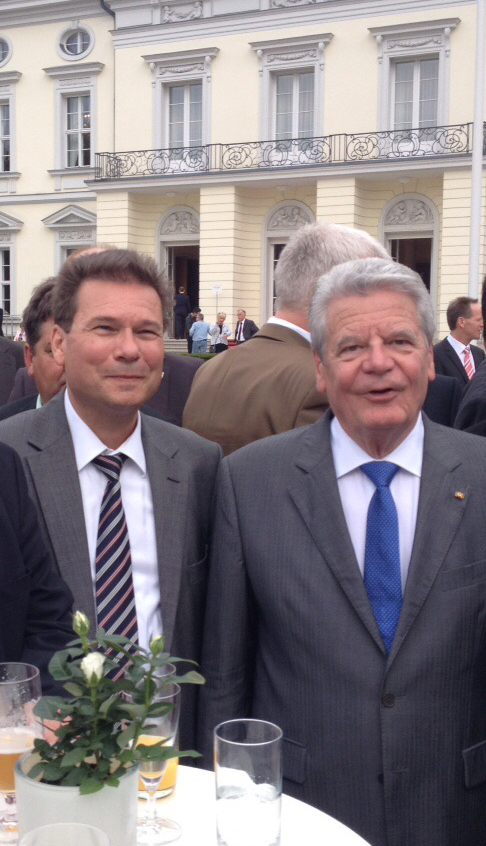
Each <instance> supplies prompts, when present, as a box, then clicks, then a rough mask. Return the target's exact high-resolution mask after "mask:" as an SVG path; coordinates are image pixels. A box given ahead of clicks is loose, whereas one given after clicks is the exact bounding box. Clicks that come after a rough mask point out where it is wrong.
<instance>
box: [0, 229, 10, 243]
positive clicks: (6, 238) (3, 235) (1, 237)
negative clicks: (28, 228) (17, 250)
mask: <svg viewBox="0 0 486 846" xmlns="http://www.w3.org/2000/svg"><path fill="white" fill-rule="evenodd" d="M11 242H12V233H11V232H0V244H10V243H11Z"/></svg>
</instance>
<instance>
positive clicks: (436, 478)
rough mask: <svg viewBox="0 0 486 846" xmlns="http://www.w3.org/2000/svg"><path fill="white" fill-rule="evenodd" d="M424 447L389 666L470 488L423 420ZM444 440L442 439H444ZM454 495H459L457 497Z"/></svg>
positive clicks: (456, 463) (458, 465) (446, 448)
mask: <svg viewBox="0 0 486 846" xmlns="http://www.w3.org/2000/svg"><path fill="white" fill-rule="evenodd" d="M424 425H425V441H424V459H423V465H422V478H421V483H420V497H419V504H418V512H417V525H416V529H415V538H414V543H413V549H412V556H411V559H410V567H409V572H408V578H407V584H406V586H405V591H404V596H403V606H402V612H401V614H400V619H399V621H398V627H397V631H396V635H395V639H394V641H393V646H392V649H391V652H390V661H392V660H393V658H394V657H395V655H396V653H397V651H398V650H399V648H400V646H401V644H402V643H403V641H404V639H405V637H406V636H407V634H408V632H409V631H410V628H411V626H412V625H413V622H414V620H415V619H416V617H417V614H418V613H419V611H420V609H421V608H422V606H423V604H424V602H425V600H426V598H427V596H428V594H429V591H430V589H431V588H432V585H433V583H434V581H435V579H436V577H437V574H438V572H439V570H440V568H441V566H442V564H443V562H444V559H445V557H446V555H447V551H448V549H449V547H450V545H451V543H452V540H453V538H454V536H455V534H456V532H457V530H458V528H459V525H460V523H461V520H462V517H463V514H464V511H465V508H466V506H467V501H468V493H469V489H470V485H469V484H468V481H467V473H466V472H465V471H463V469H462V466H461V462H460V460H459V459H457V458H456V457H455V456H454V455H451V453H450V444H449V443H442V441H443V438H442V430H441V427H439V426H436V425H435V424H434V423H431V422H430V421H429V420H427V419H426V418H424ZM444 440H445V439H444ZM456 493H460V494H463V495H464V496H462V497H457V496H456Z"/></svg>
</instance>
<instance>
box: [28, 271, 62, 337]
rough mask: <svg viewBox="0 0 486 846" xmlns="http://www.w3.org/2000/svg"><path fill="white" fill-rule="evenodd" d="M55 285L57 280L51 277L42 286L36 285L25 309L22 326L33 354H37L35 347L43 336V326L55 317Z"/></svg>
mask: <svg viewBox="0 0 486 846" xmlns="http://www.w3.org/2000/svg"><path fill="white" fill-rule="evenodd" d="M55 283H56V278H55V277H54V276H51V277H50V278H49V279H45V280H44V282H41V283H40V285H36V287H35V288H34V290H33V291H32V296H31V298H30V300H29V302H28V303H27V305H26V307H25V308H24V313H23V315H22V324H23V327H24V331H25V337H26V340H27V343H28V344H29V345H30V348H31V350H32V352H33V353H35V345H36V343H37V341H38V340H39V338H40V336H41V332H42V326H43V324H44V323H45V322H46V320H51V319H52V317H53V300H54V286H55Z"/></svg>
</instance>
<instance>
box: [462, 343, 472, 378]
mask: <svg viewBox="0 0 486 846" xmlns="http://www.w3.org/2000/svg"><path fill="white" fill-rule="evenodd" d="M464 367H465V368H466V373H467V378H468V379H472V377H473V376H474V366H473V363H472V358H471V347H470V346H469V345H468V346H467V347H464Z"/></svg>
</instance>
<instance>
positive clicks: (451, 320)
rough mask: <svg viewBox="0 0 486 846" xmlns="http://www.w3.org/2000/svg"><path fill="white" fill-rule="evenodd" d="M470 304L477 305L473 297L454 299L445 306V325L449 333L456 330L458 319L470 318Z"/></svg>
mask: <svg viewBox="0 0 486 846" xmlns="http://www.w3.org/2000/svg"><path fill="white" fill-rule="evenodd" d="M472 303H477V300H475V299H474V298H473V297H456V299H455V300H452V302H451V303H449V305H448V306H447V323H448V325H449V329H450V330H451V332H452V330H453V329H455V328H456V326H457V321H458V320H459V318H460V317H471V305H472Z"/></svg>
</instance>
